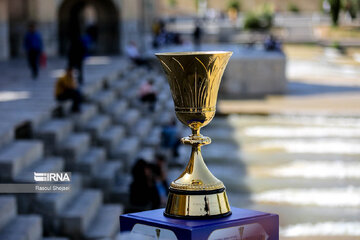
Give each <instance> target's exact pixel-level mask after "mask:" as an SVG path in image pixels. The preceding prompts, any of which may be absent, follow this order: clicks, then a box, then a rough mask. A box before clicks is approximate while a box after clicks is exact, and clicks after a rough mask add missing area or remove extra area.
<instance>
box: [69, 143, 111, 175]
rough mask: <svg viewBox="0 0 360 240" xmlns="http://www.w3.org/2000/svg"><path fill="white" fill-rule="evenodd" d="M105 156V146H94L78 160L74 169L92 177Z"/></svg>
mask: <svg viewBox="0 0 360 240" xmlns="http://www.w3.org/2000/svg"><path fill="white" fill-rule="evenodd" d="M105 158H106V153H105V150H104V149H103V148H97V147H92V148H90V150H89V151H88V152H86V153H85V154H84V156H82V157H81V158H80V159H79V161H77V162H76V164H75V168H74V170H75V171H77V172H81V173H85V174H86V175H87V176H89V177H90V176H91V175H93V174H95V172H97V170H98V167H99V166H100V165H101V164H102V163H103V162H104V161H105Z"/></svg>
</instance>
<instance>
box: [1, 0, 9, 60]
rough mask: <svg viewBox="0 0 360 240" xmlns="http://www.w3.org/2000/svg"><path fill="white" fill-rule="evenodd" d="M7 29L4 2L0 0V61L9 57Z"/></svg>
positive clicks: (5, 3)
mask: <svg viewBox="0 0 360 240" xmlns="http://www.w3.org/2000/svg"><path fill="white" fill-rule="evenodd" d="M8 41H9V29H8V14H7V2H6V0H0V60H3V59H7V58H8V56H9V45H8Z"/></svg>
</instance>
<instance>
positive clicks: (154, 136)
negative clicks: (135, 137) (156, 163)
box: [143, 127, 162, 147]
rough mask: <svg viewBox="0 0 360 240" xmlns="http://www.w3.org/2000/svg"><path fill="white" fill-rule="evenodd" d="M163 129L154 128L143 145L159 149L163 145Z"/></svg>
mask: <svg viewBox="0 0 360 240" xmlns="http://www.w3.org/2000/svg"><path fill="white" fill-rule="evenodd" d="M161 132H162V129H161V127H153V128H152V129H151V131H150V133H149V134H148V135H147V136H146V137H145V139H144V141H143V144H144V145H145V146H146V147H158V146H160V144H161Z"/></svg>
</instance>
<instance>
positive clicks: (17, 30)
mask: <svg viewBox="0 0 360 240" xmlns="http://www.w3.org/2000/svg"><path fill="white" fill-rule="evenodd" d="M155 5H156V1H152V0H0V59H9V58H12V57H20V56H23V55H24V48H23V38H24V35H25V33H26V31H27V27H28V24H29V23H30V22H35V23H36V26H37V29H38V30H39V31H40V33H41V35H42V38H43V42H44V48H45V52H46V54H47V55H48V56H56V55H63V54H65V53H66V49H67V46H68V43H69V39H70V36H71V35H72V34H75V33H78V34H89V35H91V37H92V39H93V43H94V44H93V45H92V50H93V53H94V54H118V53H121V51H122V49H123V47H124V46H125V45H126V44H127V43H128V42H129V41H135V42H137V43H138V45H139V46H142V45H143V44H144V43H143V42H142V41H143V39H145V38H144V36H143V35H144V34H146V33H148V32H149V31H150V25H151V21H152V18H153V17H154V14H155V12H154V11H155V10H156V9H157V8H156V6H155ZM145 8H146V10H145Z"/></svg>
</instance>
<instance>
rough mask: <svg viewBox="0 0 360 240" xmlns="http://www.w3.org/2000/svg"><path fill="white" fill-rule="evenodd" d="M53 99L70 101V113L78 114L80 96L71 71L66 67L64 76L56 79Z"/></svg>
mask: <svg viewBox="0 0 360 240" xmlns="http://www.w3.org/2000/svg"><path fill="white" fill-rule="evenodd" d="M55 98H56V100H58V101H66V100H72V107H71V111H72V112H80V110H81V102H82V94H81V92H80V91H79V89H78V88H77V84H76V81H75V79H74V74H73V69H72V68H71V67H68V68H67V70H66V72H65V74H64V75H63V76H61V77H59V78H58V80H57V81H56V84H55Z"/></svg>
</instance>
